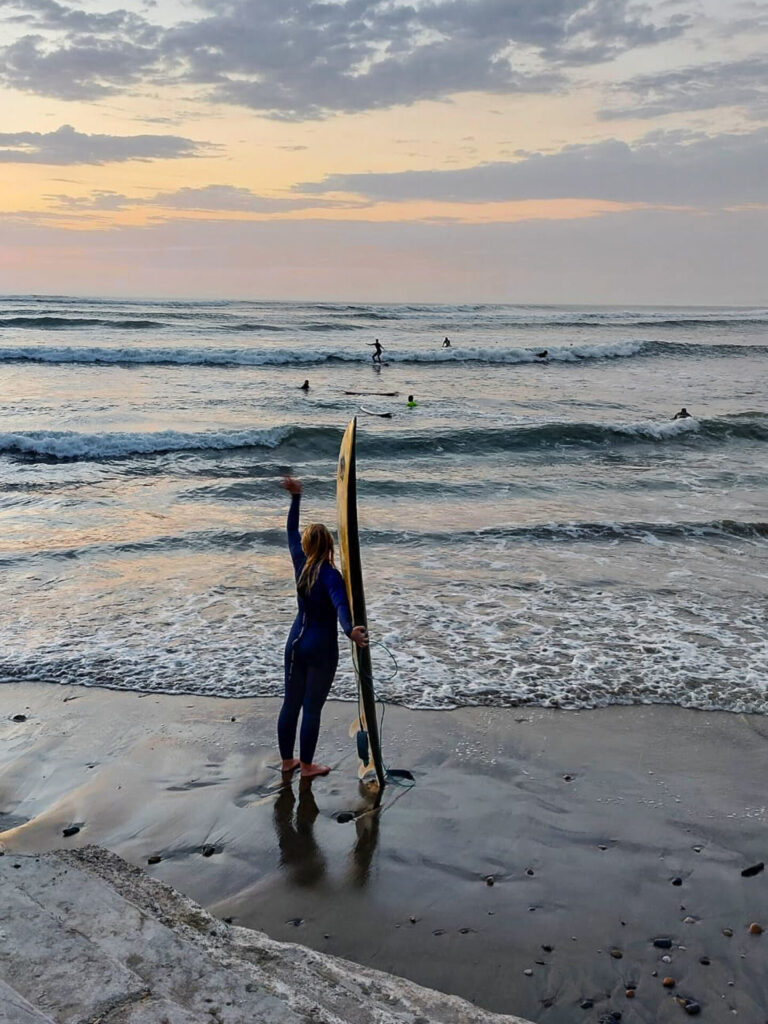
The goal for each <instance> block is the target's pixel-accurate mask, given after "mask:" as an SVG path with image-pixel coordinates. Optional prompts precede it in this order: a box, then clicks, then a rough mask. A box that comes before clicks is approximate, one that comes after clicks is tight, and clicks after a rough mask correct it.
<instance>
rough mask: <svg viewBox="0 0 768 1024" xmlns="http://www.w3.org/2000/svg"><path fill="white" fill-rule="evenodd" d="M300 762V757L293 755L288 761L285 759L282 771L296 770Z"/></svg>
mask: <svg viewBox="0 0 768 1024" xmlns="http://www.w3.org/2000/svg"><path fill="white" fill-rule="evenodd" d="M299 764H300V762H299V759H298V757H291V758H289V759H288V760H287V761H283V763H282V765H281V768H280V771H282V772H295V771H296V769H297V768H298V767H299Z"/></svg>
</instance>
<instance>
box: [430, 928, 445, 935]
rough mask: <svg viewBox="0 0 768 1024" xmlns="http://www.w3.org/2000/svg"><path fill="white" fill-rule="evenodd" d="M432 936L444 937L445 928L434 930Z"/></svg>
mask: <svg viewBox="0 0 768 1024" xmlns="http://www.w3.org/2000/svg"><path fill="white" fill-rule="evenodd" d="M432 934H433V935H445V928H435V930H434V931H433V932H432Z"/></svg>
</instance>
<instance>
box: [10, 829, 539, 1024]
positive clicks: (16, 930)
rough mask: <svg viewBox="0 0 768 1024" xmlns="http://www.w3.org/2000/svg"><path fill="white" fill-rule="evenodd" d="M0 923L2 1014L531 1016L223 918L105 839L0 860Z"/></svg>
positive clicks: (461, 1020)
mask: <svg viewBox="0 0 768 1024" xmlns="http://www.w3.org/2000/svg"><path fill="white" fill-rule="evenodd" d="M0 931H2V937H3V941H2V944H1V945H0V984H2V985H3V988H2V989H0V996H2V995H3V994H4V993H5V994H6V995H7V998H6V999H5V1003H7V1005H8V1006H9V1007H12V1009H11V1010H8V1011H7V1012H6V1018H3V1017H2V1015H1V1014H0V1024H96V1022H98V1024H200V1022H201V1021H205V1022H206V1024H254V1022H256V1021H258V1022H259V1024H310V1022H311V1024H414V1022H415V1021H418V1024H525V1022H524V1021H521V1020H520V1019H519V1018H516V1017H509V1016H500V1015H497V1014H492V1013H487V1012H484V1011H482V1010H479V1009H478V1008H477V1007H475V1006H473V1005H471V1004H470V1003H467V1002H465V1001H464V1000H462V999H459V998H458V997H455V996H448V995H443V994H442V993H439V992H433V991H431V990H429V989H425V988H421V987H420V986H418V985H416V984H414V983H412V982H408V981H405V980H403V979H401V978H395V977H393V976H390V975H387V974H384V973H382V972H380V971H374V970H370V969H368V968H365V967H361V966H359V965H357V964H352V963H349V962H348V961H345V960H341V959H340V958H337V957H333V956H329V955H325V954H322V953H317V952H314V951H312V950H308V949H305V948H304V947H302V946H297V945H293V944H288V943H280V942H275V941H273V940H271V939H269V938H267V937H266V936H265V935H262V934H261V933H259V932H255V931H251V930H249V929H244V928H236V927H231V926H228V925H226V924H224V923H222V922H221V921H219V920H217V919H216V918H214V917H212V916H211V915H210V914H208V913H207V912H206V911H205V910H203V909H202V908H201V907H200V906H198V905H197V904H196V903H194V902H193V901H192V900H190V899H188V898H187V897H185V896H183V895H182V894H181V893H178V892H176V891H175V890H174V889H171V888H170V887H169V886H166V885H164V884H163V883H161V882H158V881H155V880H153V879H151V878H149V877H148V876H147V875H146V874H145V873H144V872H143V871H141V870H140V869H138V868H135V867H132V866H131V865H129V864H127V863H126V862H125V861H123V860H121V858H119V857H117V856H115V855H114V854H111V853H109V852H107V851H106V850H102V849H100V848H99V847H85V848H84V849H81V850H78V851H67V852H63V851H62V852H59V853H53V854H45V855H43V856H40V857H34V856H14V857H2V858H0ZM8 1013H11V1014H14V1013H15V1014H16V1016H15V1017H14V1016H13V1015H11V1016H10V1017H9V1016H7V1014H8Z"/></svg>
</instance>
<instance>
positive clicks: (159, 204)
mask: <svg viewBox="0 0 768 1024" xmlns="http://www.w3.org/2000/svg"><path fill="white" fill-rule="evenodd" d="M47 198H48V199H51V200H54V201H55V202H57V203H58V204H59V205H60V206H62V207H65V208H67V209H70V210H92V211H110V210H127V209H135V208H137V207H141V206H148V207H156V208H159V209H163V210H182V211H190V212H191V211H201V212H206V211H207V212H220V213H284V212H288V211H291V210H306V209H318V208H321V207H323V208H324V207H333V208H337V209H342V208H349V207H353V206H354V207H360V206H363V205H369V204H364V203H361V202H359V201H358V202H341V201H339V200H326V199H322V198H319V197H317V196H310V197H309V198H298V197H296V196H287V197H283V196H262V195H259V194H258V193H257V192H253V191H251V189H248V188H240V187H238V186H235V185H204V186H202V187H199V188H188V187H184V188H179V189H175V190H173V191H170V192H157V193H156V194H155V195H153V196H138V197H136V196H134V197H131V196H127V195H123V194H122V193H120V192H113V191H110V190H103V189H98V190H96V191H95V192H92V193H91V194H90V195H89V196H68V195H52V196H48V197H47Z"/></svg>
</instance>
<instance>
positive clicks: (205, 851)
mask: <svg viewBox="0 0 768 1024" xmlns="http://www.w3.org/2000/svg"><path fill="white" fill-rule="evenodd" d="M200 852H201V853H202V855H203V856H204V857H212V856H213V855H214V853H216V847H215V846H211V845H210V843H206V844H205V846H204V847H203V848H202V849H201V850H200Z"/></svg>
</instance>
